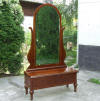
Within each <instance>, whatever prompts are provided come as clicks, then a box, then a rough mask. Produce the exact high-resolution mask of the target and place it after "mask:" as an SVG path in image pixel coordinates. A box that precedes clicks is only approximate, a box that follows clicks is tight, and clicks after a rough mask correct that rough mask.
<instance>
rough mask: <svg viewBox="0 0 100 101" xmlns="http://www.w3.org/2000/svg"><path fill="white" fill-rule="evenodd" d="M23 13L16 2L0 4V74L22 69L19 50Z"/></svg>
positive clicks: (21, 37)
mask: <svg viewBox="0 0 100 101" xmlns="http://www.w3.org/2000/svg"><path fill="white" fill-rule="evenodd" d="M22 21H23V13H22V11H21V7H20V5H19V3H18V1H17V2H16V0H15V1H14V0H10V2H6V1H3V2H2V3H0V72H2V73H5V72H6V71H9V72H10V73H13V74H14V73H18V72H19V71H20V69H21V67H22V65H21V62H22V59H23V58H22V53H21V51H20V48H21V46H22V43H23V42H24V31H23V28H22V27H21V23H22Z"/></svg>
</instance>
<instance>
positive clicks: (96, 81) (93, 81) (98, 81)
mask: <svg viewBox="0 0 100 101" xmlns="http://www.w3.org/2000/svg"><path fill="white" fill-rule="evenodd" d="M88 81H89V82H92V83H95V84H99V85H100V79H96V78H91V79H89V80H88Z"/></svg>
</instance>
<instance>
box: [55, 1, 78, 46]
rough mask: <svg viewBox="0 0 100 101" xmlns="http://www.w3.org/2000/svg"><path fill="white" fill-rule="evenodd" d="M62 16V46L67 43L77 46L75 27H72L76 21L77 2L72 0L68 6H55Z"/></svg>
mask: <svg viewBox="0 0 100 101" xmlns="http://www.w3.org/2000/svg"><path fill="white" fill-rule="evenodd" d="M57 7H58V9H59V11H60V13H61V15H62V25H63V26H64V27H65V30H64V44H66V43H67V42H68V41H71V42H73V43H74V45H76V44H77V27H76V26H74V20H77V16H78V0H72V2H71V3H70V4H69V5H64V4H60V5H57Z"/></svg>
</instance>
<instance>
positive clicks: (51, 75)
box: [24, 4, 77, 100]
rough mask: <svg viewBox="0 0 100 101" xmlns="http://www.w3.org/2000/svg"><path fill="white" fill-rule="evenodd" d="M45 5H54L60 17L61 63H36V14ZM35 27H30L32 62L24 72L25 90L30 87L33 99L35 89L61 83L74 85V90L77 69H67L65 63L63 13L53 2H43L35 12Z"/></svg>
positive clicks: (29, 56) (30, 58)
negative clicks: (61, 13)
mask: <svg viewBox="0 0 100 101" xmlns="http://www.w3.org/2000/svg"><path fill="white" fill-rule="evenodd" d="M44 6H51V7H53V8H54V9H55V10H56V11H57V13H58V15H59V19H60V33H59V35H60V36H59V37H60V39H59V47H60V48H59V49H60V50H59V63H57V64H46V65H36V39H35V38H36V29H35V27H36V14H37V13H38V11H39V9H41V8H42V7H44ZM33 26H34V28H33V29H32V27H29V29H30V30H31V33H32V34H31V38H32V39H31V47H30V50H29V53H28V55H27V58H28V61H29V63H30V65H29V67H28V68H27V70H26V71H25V72H24V75H25V76H24V77H25V90H26V94H28V88H29V89H30V96H31V100H32V99H33V93H34V90H37V89H42V88H48V87H54V86H60V85H67V87H68V85H69V84H73V85H74V91H76V88H77V71H76V70H71V71H66V68H67V66H66V64H65V63H64V59H65V57H66V54H65V50H64V46H63V30H64V28H63V27H62V25H61V15H60V12H59V11H58V9H57V8H56V7H55V6H54V5H51V4H43V5H41V6H39V7H38V8H37V9H36V10H35V12H34V22H33Z"/></svg>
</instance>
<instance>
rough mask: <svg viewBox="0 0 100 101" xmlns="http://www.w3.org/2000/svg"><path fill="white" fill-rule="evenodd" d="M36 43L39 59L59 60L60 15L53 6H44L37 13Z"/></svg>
mask: <svg viewBox="0 0 100 101" xmlns="http://www.w3.org/2000/svg"><path fill="white" fill-rule="evenodd" d="M36 44H37V45H36V59H37V60H43V57H44V58H45V59H46V58H47V59H51V58H53V59H55V60H56V62H55V63H57V62H58V61H59V15H58V14H57V11H56V10H55V9H54V8H53V7H49V6H44V7H42V8H41V9H40V10H39V12H38V13H37V15H36ZM48 63H51V61H49V60H48V62H47V64H48ZM37 64H38V63H37ZM42 64H44V62H42Z"/></svg>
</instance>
